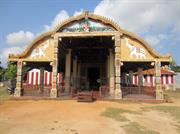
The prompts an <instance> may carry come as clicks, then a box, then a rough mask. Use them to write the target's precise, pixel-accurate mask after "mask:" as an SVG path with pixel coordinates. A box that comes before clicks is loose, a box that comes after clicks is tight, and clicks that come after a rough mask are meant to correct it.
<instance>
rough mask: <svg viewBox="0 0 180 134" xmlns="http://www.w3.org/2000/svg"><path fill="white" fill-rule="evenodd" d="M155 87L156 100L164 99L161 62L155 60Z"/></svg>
mask: <svg viewBox="0 0 180 134" xmlns="http://www.w3.org/2000/svg"><path fill="white" fill-rule="evenodd" d="M154 67H155V84H156V85H155V88H156V100H163V99H164V93H163V90H162V85H161V62H160V61H156V62H155V66H154Z"/></svg>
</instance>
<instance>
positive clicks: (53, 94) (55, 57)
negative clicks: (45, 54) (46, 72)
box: [50, 38, 59, 98]
mask: <svg viewBox="0 0 180 134" xmlns="http://www.w3.org/2000/svg"><path fill="white" fill-rule="evenodd" d="M58 41H59V39H58V38H54V51H53V64H52V89H51V92H50V97H51V98H56V97H57V88H58V87H57V85H58V84H57V78H58V77H57V76H58Z"/></svg>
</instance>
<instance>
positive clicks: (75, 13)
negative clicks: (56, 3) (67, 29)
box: [73, 9, 84, 16]
mask: <svg viewBox="0 0 180 134" xmlns="http://www.w3.org/2000/svg"><path fill="white" fill-rule="evenodd" d="M83 11H84V10H83V9H81V10H79V11H75V12H74V15H73V16H77V15H80V14H81V13H82V12H83Z"/></svg>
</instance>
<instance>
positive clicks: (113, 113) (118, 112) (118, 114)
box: [101, 107, 138, 121]
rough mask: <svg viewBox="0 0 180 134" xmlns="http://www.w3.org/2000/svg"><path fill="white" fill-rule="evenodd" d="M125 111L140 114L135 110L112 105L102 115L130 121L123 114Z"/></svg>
mask: <svg viewBox="0 0 180 134" xmlns="http://www.w3.org/2000/svg"><path fill="white" fill-rule="evenodd" d="M123 113H132V114H138V112H135V111H130V110H124V109H120V108H112V107H110V108H107V109H106V110H105V111H104V112H103V113H101V115H102V116H105V117H109V118H113V119H115V120H117V121H129V120H128V119H127V118H126V117H125V116H123V115H122V114H123Z"/></svg>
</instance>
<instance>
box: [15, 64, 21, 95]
mask: <svg viewBox="0 0 180 134" xmlns="http://www.w3.org/2000/svg"><path fill="white" fill-rule="evenodd" d="M22 68H23V62H22V61H17V79H16V89H15V93H14V96H16V97H20V96H21V94H22V93H21V92H22Z"/></svg>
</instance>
